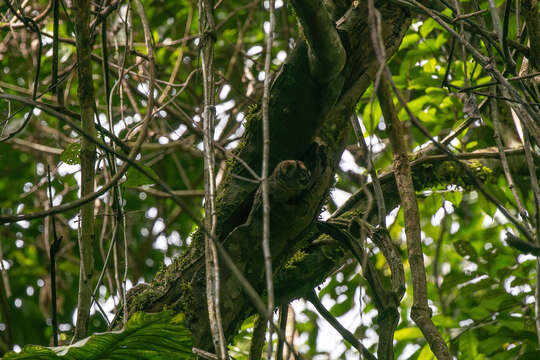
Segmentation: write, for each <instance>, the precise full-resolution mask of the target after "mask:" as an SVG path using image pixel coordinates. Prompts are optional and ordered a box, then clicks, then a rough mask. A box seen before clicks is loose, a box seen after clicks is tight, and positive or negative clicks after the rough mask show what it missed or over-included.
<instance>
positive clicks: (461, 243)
mask: <svg viewBox="0 0 540 360" xmlns="http://www.w3.org/2000/svg"><path fill="white" fill-rule="evenodd" d="M454 249H456V251H457V253H458V254H459V255H461V256H463V257H464V258H467V256H468V259H469V260H474V259H476V258H478V254H477V253H476V250H475V249H474V247H473V246H472V245H471V243H470V242H468V241H465V240H458V241H454Z"/></svg>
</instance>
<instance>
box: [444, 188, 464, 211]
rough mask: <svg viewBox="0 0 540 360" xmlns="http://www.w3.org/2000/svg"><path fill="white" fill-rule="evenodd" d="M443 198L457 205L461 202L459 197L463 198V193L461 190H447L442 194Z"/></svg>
mask: <svg viewBox="0 0 540 360" xmlns="http://www.w3.org/2000/svg"><path fill="white" fill-rule="evenodd" d="M444 199H445V200H448V201H450V202H451V203H452V205H454V207H456V208H457V207H459V204H461V199H463V193H462V192H461V191H457V190H456V191H449V192H446V193H445V194H444Z"/></svg>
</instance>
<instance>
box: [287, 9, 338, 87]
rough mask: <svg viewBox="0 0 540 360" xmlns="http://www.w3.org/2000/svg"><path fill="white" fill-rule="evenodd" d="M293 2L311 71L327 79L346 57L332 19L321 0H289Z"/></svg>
mask: <svg viewBox="0 0 540 360" xmlns="http://www.w3.org/2000/svg"><path fill="white" fill-rule="evenodd" d="M292 4H293V6H294V9H295V11H296V15H297V16H298V19H299V20H300V23H301V24H302V28H303V30H304V35H305V36H306V39H307V43H308V46H309V67H310V70H311V74H312V75H313V76H314V77H315V79H317V80H318V81H319V82H321V83H326V82H329V81H330V80H332V79H333V78H335V77H336V76H337V75H338V74H339V73H340V72H341V70H342V69H343V66H344V65H345V61H346V60H347V54H346V53H345V49H344V48H343V45H342V44H341V39H340V37H339V35H338V33H337V30H336V28H335V27H334V23H333V22H332V21H331V20H330V17H329V14H328V11H327V10H326V7H325V6H324V4H323V2H322V1H321V0H292Z"/></svg>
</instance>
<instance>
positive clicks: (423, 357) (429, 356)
mask: <svg viewBox="0 0 540 360" xmlns="http://www.w3.org/2000/svg"><path fill="white" fill-rule="evenodd" d="M433 359H435V355H433V353H432V352H431V349H430V348H429V345H428V344H425V345H424V347H423V348H422V350H421V351H420V354H418V360H433Z"/></svg>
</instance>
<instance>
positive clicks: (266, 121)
mask: <svg viewBox="0 0 540 360" xmlns="http://www.w3.org/2000/svg"><path fill="white" fill-rule="evenodd" d="M269 6H270V8H269V17H270V29H269V30H268V34H267V37H266V56H265V60H264V90H263V100H262V113H263V120H262V127H263V133H262V136H263V156H262V174H261V189H262V204H263V205H262V206H263V236H262V248H263V254H264V269H265V275H266V292H267V296H268V310H267V311H268V313H272V312H273V310H274V303H275V299H274V282H273V278H272V275H273V274H272V255H271V253H270V196H269V192H270V188H269V184H268V173H269V169H268V167H269V164H270V118H269V105H270V63H271V61H272V47H273V42H274V0H270V1H269ZM268 330H269V340H268V348H267V350H266V357H267V359H269V360H270V359H272V327H271V326H269V329H268Z"/></svg>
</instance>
